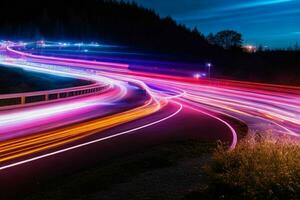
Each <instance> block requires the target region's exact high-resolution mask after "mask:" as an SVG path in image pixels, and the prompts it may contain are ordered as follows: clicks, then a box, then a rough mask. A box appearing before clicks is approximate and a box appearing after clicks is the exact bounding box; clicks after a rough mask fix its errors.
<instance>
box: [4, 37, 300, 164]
mask: <svg viewBox="0 0 300 200" xmlns="http://www.w3.org/2000/svg"><path fill="white" fill-rule="evenodd" d="M51 45H52V48H53V46H55V45H57V44H55V43H52V44H51ZM68 45H72V44H68ZM68 45H66V46H68ZM58 46H59V45H58ZM16 47H17V48H16ZM19 48H20V50H19ZM44 48H47V45H46V46H45V47H44ZM17 49H18V50H17ZM31 51H32V52H31V53H27V52H26V46H25V47H24V46H15V45H12V44H11V43H10V44H9V45H8V46H6V52H5V54H4V55H3V56H4V57H9V62H7V61H2V64H6V65H9V66H12V67H22V68H26V69H30V70H37V71H42V72H44V73H51V74H60V75H66V76H72V77H77V78H85V79H91V80H94V81H99V82H106V83H109V84H110V85H111V86H112V88H115V89H116V90H115V92H110V93H108V95H107V96H105V95H103V96H98V97H91V98H89V99H88V100H87V99H85V98H78V99H76V100H74V101H73V100H70V101H66V102H64V103H63V105H59V104H56V105H55V104H47V105H45V107H44V108H40V107H37V108H30V109H28V110H26V111H24V112H23V111H18V110H16V111H11V112H9V113H5V114H4V115H0V128H5V127H7V128H8V127H9V126H10V127H16V126H17V125H22V126H25V127H26V125H27V126H28V127H31V128H32V127H34V126H35V125H34V123H36V122H37V121H38V120H47V119H50V118H51V117H52V118H57V119H59V117H58V116H59V115H61V116H64V115H65V114H67V113H68V114H70V115H74V116H73V118H75V117H76V116H80V115H79V114H78V113H77V114H76V110H78V111H80V112H83V110H86V111H85V112H84V113H87V114H86V117H84V118H81V121H80V120H78V121H76V123H75V121H70V122H69V121H66V124H64V126H63V127H62V124H60V125H57V127H51V128H50V127H48V129H50V130H47V129H46V130H45V131H42V132H39V133H34V132H33V133H34V134H33V133H32V134H30V135H28V133H27V134H22V135H18V134H16V137H14V136H13V137H11V138H9V139H6V138H5V137H3V138H4V139H3V140H2V141H1V140H0V141H1V142H0V164H1V163H6V162H8V164H6V165H3V166H2V167H0V170H2V169H6V168H9V167H13V166H17V165H20V164H24V163H28V162H31V161H34V160H37V159H41V158H45V157H48V156H53V155H56V154H59V153H62V152H65V151H70V150H72V149H76V148H80V147H83V146H87V145H89V144H93V143H97V142H100V141H104V140H107V139H110V138H114V137H118V136H121V135H124V134H127V133H131V132H134V131H136V130H140V129H143V128H147V127H149V126H151V125H153V124H156V123H160V122H162V121H165V120H166V119H169V118H171V117H173V116H174V115H177V114H180V111H181V110H182V109H183V108H186V109H191V110H194V111H196V112H199V113H201V114H203V115H207V116H209V117H211V118H213V119H214V120H216V121H218V122H221V123H223V124H224V127H226V128H227V129H228V130H229V131H230V133H231V142H230V148H231V149H233V148H234V147H235V145H236V144H237V141H238V136H237V133H236V131H235V130H234V128H233V126H232V125H231V121H227V120H228V119H227V118H226V120H225V119H224V118H223V117H222V116H223V115H226V116H229V117H232V118H234V119H238V120H240V121H243V122H245V123H246V124H247V125H248V126H249V128H250V129H251V130H254V131H269V129H270V124H272V126H271V131H273V133H274V134H282V133H284V134H290V135H292V136H295V137H299V136H300V135H299V134H300V131H299V130H300V110H299V106H300V88H299V87H295V86H281V85H269V84H261V83H251V82H241V81H230V80H214V79H211V80H201V79H200V80H198V79H195V78H189V77H178V76H172V75H161V74H153V73H148V72H136V71H131V70H130V68H129V65H128V64H123V63H112V62H101V61H99V62H98V61H90V60H82V59H71V58H63V57H53V56H47V55H35V54H34V50H31ZM52 51H53V49H52ZM68 52H69V53H72V51H68ZM64 53H66V51H65V52H64ZM57 55H59V50H57ZM20 58H22V62H23V63H20V61H19V60H20ZM131 84H134V85H135V86H136V87H137V88H139V89H138V90H139V91H144V92H145V94H147V96H148V97H149V98H147V99H144V100H143V103H142V104H143V105H141V106H133V107H131V108H129V107H128V106H129V105H130V104H132V103H128V102H127V103H125V105H126V106H127V107H128V108H127V109H125V111H121V112H120V111H117V110H116V112H117V113H111V114H108V115H107V116H101V117H99V116H98V117H96V115H94V114H93V115H92V114H91V112H92V111H91V110H93V112H96V111H95V110H94V109H95V108H98V107H97V106H100V107H101V106H102V105H104V104H109V103H111V102H115V103H116V105H118V104H121V103H120V102H122V100H123V99H124V98H126V97H132V98H133V97H134V98H136V97H138V96H139V95H140V94H139V93H134V92H133V90H129V88H130V87H131V86H130V85H131ZM145 94H143V95H145ZM170 102H172V103H175V104H177V105H179V107H180V109H178V110H177V111H176V112H175V113H173V114H170V115H169V116H167V117H164V118H160V119H157V120H155V121H154V122H153V121H152V122H149V123H147V124H144V125H142V126H139V127H135V128H130V129H129V130H127V131H123V132H121V133H118V134H114V135H111V136H107V137H104V138H99V139H96V140H93V141H90V142H85V143H82V144H79V145H74V146H71V147H67V148H65V146H68V145H70V144H72V143H74V142H80V141H81V139H83V138H87V137H88V136H91V135H94V134H96V133H99V132H103V131H105V130H108V129H110V128H112V127H117V126H118V125H121V124H126V123H128V122H133V123H134V122H135V121H138V120H139V119H142V118H145V117H147V116H150V115H155V113H157V112H158V111H162V110H163V108H164V107H165V106H166V105H168V104H169V103H170ZM123 104H124V103H123ZM123 104H122V105H123ZM60 106H61V107H60ZM126 106H125V107H126ZM88 108H89V109H90V110H88ZM28 115H29V116H30V117H28V118H26V116H28ZM81 115H82V114H81ZM38 124H39V123H37V125H38ZM39 125H40V124H39ZM43 126H45V125H43ZM7 130H8V131H11V130H13V129H7ZM16 130H17V129H16ZM32 130H36V129H32ZM6 134H7V133H5V135H6ZM100 135H101V134H100ZM0 139H1V134H0ZM57 149H58V150H57ZM49 151H50V153H49ZM51 151H54V152H51ZM31 155H35V156H33V157H31V158H30V156H31ZM25 157H26V159H25V160H22V158H25ZM28 157H29V158H28ZM15 159H18V160H19V159H21V161H18V162H15V163H14V162H13V161H14V160H15Z"/></svg>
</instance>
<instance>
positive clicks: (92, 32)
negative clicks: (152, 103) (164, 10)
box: [0, 0, 300, 84]
mask: <svg viewBox="0 0 300 200" xmlns="http://www.w3.org/2000/svg"><path fill="white" fill-rule="evenodd" d="M0 9H1V12H0V36H2V38H8V39H24V38H25V39H47V40H63V39H67V40H83V41H89V40H90V41H91V40H97V41H103V42H112V43H119V44H125V45H128V46H131V47H136V48H139V49H147V50H150V51H151V52H152V51H153V52H157V53H165V54H170V55H173V56H174V57H176V58H180V59H181V58H182V59H185V60H191V61H193V62H196V63H199V65H201V64H203V63H204V62H206V61H211V62H213V64H214V69H213V71H216V73H214V74H215V75H217V76H219V77H229V78H236V79H247V80H256V81H265V82H281V83H293V84H298V83H300V77H299V74H300V61H299V59H300V54H299V51H294V52H292V51H268V52H262V51H259V52H258V53H254V54H248V53H245V52H243V51H242V50H241V48H240V46H241V45H242V35H241V34H239V33H237V32H235V31H230V30H229V31H221V32H219V33H217V34H214V35H213V34H211V35H209V36H207V37H205V36H204V35H203V34H201V33H200V32H199V31H198V30H197V29H196V28H195V29H193V30H190V29H188V28H187V27H185V26H184V25H180V24H177V23H176V22H175V21H174V20H173V19H172V18H170V17H166V18H161V17H159V16H158V15H157V14H156V13H155V12H154V11H152V10H149V9H145V8H141V7H139V6H138V5H137V4H135V3H128V2H124V1H113V0H72V1H71V0H69V1H63V0H51V1H50V0H43V1H34V0H26V1H20V0H1V2H0ZM297 48H298V47H297ZM179 55H180V56H179Z"/></svg>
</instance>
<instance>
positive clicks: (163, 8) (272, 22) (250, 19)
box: [135, 0, 300, 48]
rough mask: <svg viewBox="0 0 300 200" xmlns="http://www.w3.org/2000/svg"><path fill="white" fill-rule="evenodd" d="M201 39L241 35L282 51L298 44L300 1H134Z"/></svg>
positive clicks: (252, 42) (249, 40)
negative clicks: (223, 34)
mask: <svg viewBox="0 0 300 200" xmlns="http://www.w3.org/2000/svg"><path fill="white" fill-rule="evenodd" d="M135 1H136V2H137V3H138V4H140V5H142V6H144V7H147V8H152V9H154V10H155V11H156V12H157V13H158V14H160V15H161V16H168V15H169V16H172V17H173V18H174V19H175V20H176V21H178V22H180V23H183V24H186V25H187V26H188V27H195V26H196V27H197V28H198V29H199V30H200V31H201V32H202V33H204V34H205V35H206V34H208V33H210V32H213V33H215V32H217V31H219V30H223V29H233V30H237V31H239V32H241V33H242V34H243V36H244V40H245V43H249V44H256V45H258V44H262V45H266V46H269V47H271V48H284V47H289V46H292V45H294V44H295V43H296V41H298V42H299V43H300V0H135Z"/></svg>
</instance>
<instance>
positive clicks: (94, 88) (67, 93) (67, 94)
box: [0, 83, 110, 110]
mask: <svg viewBox="0 0 300 200" xmlns="http://www.w3.org/2000/svg"><path fill="white" fill-rule="evenodd" d="M109 88H110V85H108V84H100V83H94V84H90V85H85V86H78V87H72V88H64V89H56V90H46V91H38V92H26V93H15V94H5V95H0V110H4V109H13V108H16V107H20V106H26V105H33V104H40V103H43V102H52V101H59V100H63V99H70V98H75V97H79V96H87V95H91V94H95V93H102V92H105V91H107V90H108V89H109Z"/></svg>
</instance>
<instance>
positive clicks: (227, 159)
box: [206, 134, 300, 199]
mask: <svg viewBox="0 0 300 200" xmlns="http://www.w3.org/2000/svg"><path fill="white" fill-rule="evenodd" d="M206 171H207V173H208V175H209V178H210V183H209V187H208V188H207V190H208V192H209V194H211V195H210V196H212V198H213V199H217V198H221V199H299V198H300V143H299V141H297V140H296V139H295V138H290V137H287V136H276V137H275V136H274V135H273V136H272V135H271V134H266V135H264V136H261V135H259V134H256V135H254V134H253V135H252V136H247V137H246V138H244V139H242V140H241V141H240V143H239V144H238V145H237V147H236V148H235V149H234V150H232V151H228V150H227V149H226V148H225V147H224V146H223V145H219V147H218V148H217V150H216V151H215V152H214V154H213V158H212V161H211V163H210V164H209V165H208V166H207V167H206Z"/></svg>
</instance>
